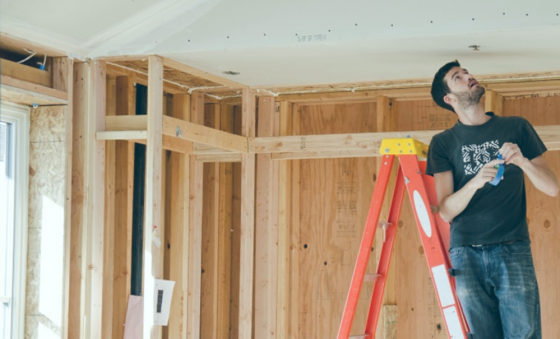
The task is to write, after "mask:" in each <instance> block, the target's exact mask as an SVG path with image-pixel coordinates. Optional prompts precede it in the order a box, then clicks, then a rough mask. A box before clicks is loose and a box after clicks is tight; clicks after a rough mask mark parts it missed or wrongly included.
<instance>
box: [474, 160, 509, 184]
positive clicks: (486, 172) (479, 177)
mask: <svg viewBox="0 0 560 339" xmlns="http://www.w3.org/2000/svg"><path fill="white" fill-rule="evenodd" d="M504 162H505V160H499V159H496V160H492V161H490V162H489V163H487V164H486V165H484V167H482V168H481V169H480V171H478V173H477V174H476V176H475V177H474V178H472V179H471V181H469V186H470V187H472V188H475V189H480V188H482V186H484V184H486V183H487V182H490V181H492V180H494V178H495V177H496V175H497V174H498V170H497V169H496V168H495V166H498V165H499V164H503V163H504Z"/></svg>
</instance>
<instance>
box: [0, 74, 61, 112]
mask: <svg viewBox="0 0 560 339" xmlns="http://www.w3.org/2000/svg"><path fill="white" fill-rule="evenodd" d="M2 80H4V77H2ZM0 100H2V101H9V102H13V103H16V104H22V105H28V106H31V105H33V104H37V105H39V106H42V105H67V104H68V100H66V99H59V98H55V97H52V96H50V95H46V94H42V93H37V92H34V91H31V90H27V89H21V88H18V87H14V86H9V85H5V84H2V85H0Z"/></svg>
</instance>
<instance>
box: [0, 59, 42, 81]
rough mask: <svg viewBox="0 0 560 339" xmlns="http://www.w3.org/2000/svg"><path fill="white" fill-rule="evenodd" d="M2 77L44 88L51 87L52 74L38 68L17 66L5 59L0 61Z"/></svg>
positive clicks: (15, 63)
mask: <svg viewBox="0 0 560 339" xmlns="http://www.w3.org/2000/svg"><path fill="white" fill-rule="evenodd" d="M0 70H1V71H2V76H8V77H11V78H13V79H18V80H22V81H27V82H30V83H33V84H37V85H41V86H44V87H53V86H52V84H53V82H52V73H51V72H48V71H44V70H40V69H39V68H35V67H31V66H27V65H22V64H18V63H17V62H13V61H10V60H6V59H0Z"/></svg>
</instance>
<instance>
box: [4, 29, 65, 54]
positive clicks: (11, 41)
mask: <svg viewBox="0 0 560 339" xmlns="http://www.w3.org/2000/svg"><path fill="white" fill-rule="evenodd" d="M0 40H2V44H3V45H4V46H7V47H9V48H10V49H22V50H23V48H27V49H29V50H32V51H34V52H37V53H39V54H45V55H48V56H51V57H66V56H67V53H65V52H63V51H60V50H57V49H54V48H51V47H48V46H45V45H42V44H39V43H36V42H33V41H29V40H27V39H22V38H18V37H15V36H13V35H11V34H8V33H4V32H2V33H0Z"/></svg>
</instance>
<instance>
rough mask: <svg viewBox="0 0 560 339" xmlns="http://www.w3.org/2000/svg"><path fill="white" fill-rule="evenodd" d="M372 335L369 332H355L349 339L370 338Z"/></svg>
mask: <svg viewBox="0 0 560 339" xmlns="http://www.w3.org/2000/svg"><path fill="white" fill-rule="evenodd" d="M370 338H371V336H370V335H369V334H355V335H351V336H350V337H349V339H370Z"/></svg>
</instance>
